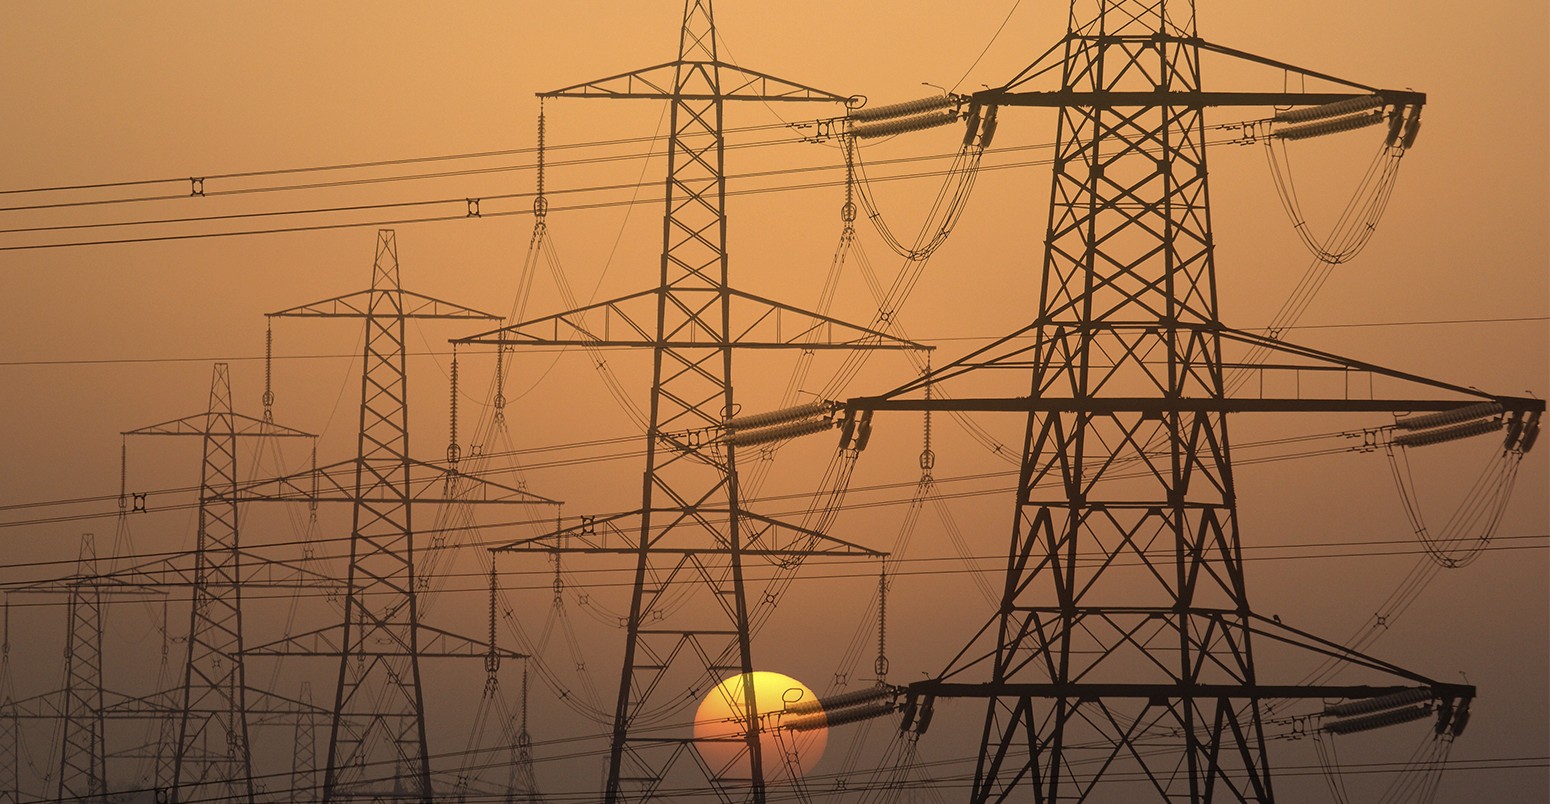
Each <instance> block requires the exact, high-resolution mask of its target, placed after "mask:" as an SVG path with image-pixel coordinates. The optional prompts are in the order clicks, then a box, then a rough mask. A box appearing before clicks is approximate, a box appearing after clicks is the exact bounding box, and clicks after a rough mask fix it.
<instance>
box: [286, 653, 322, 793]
mask: <svg viewBox="0 0 1550 804" xmlns="http://www.w3.org/2000/svg"><path fill="white" fill-rule="evenodd" d="M297 700H299V701H301V703H302V704H303V706H298V707H297V708H296V749H295V754H294V755H293V758H292V760H291V790H290V800H291V801H295V802H313V801H317V800H318V738H317V722H316V721H315V720H314V718H315V715H314V714H313V713H312V711H311V709H312V682H310V681H303V682H301V693H300V694H299V695H298V696H297Z"/></svg>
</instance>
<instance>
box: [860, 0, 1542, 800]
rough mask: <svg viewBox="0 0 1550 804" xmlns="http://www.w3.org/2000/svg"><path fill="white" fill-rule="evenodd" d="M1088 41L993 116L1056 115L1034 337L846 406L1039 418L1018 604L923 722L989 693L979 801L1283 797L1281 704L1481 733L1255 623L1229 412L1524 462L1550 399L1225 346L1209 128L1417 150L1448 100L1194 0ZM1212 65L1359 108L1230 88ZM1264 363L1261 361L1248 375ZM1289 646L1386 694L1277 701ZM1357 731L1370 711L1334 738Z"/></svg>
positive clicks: (932, 694)
mask: <svg viewBox="0 0 1550 804" xmlns="http://www.w3.org/2000/svg"><path fill="white" fill-rule="evenodd" d="M1069 23H1070V25H1069V31H1068V33H1067V35H1066V37H1065V38H1064V40H1063V41H1062V43H1060V44H1059V45H1057V46H1056V47H1055V48H1052V49H1051V51H1050V52H1049V54H1048V56H1047V58H1048V57H1053V59H1056V60H1058V61H1059V63H1058V64H1051V63H1049V62H1048V61H1045V60H1043V59H1041V61H1039V62H1036V63H1035V64H1033V65H1032V66H1030V67H1029V68H1027V69H1026V70H1024V71H1023V72H1022V73H1020V74H1019V75H1018V76H1017V77H1016V78H1014V79H1013V80H1012V81H1011V82H1009V83H1008V84H1006V85H1005V86H1002V87H999V88H995V89H990V90H986V91H983V92H980V93H976V94H975V95H974V96H973V98H972V102H973V103H975V104H979V105H982V106H997V105H1013V106H1038V107H1047V108H1051V109H1054V110H1055V111H1056V114H1057V115H1058V134H1057V145H1056V152H1055V158H1054V176H1053V180H1052V187H1051V195H1050V199H1051V200H1050V211H1049V219H1048V228H1047V235H1046V241H1045V245H1046V249H1045V254H1044V260H1043V270H1042V275H1041V279H1042V285H1041V294H1040V301H1039V306H1038V309H1037V310H1036V311H1035V314H1034V318H1033V320H1032V322H1031V323H1030V324H1029V325H1028V326H1027V327H1026V328H1024V329H1022V330H1020V331H1018V332H1016V333H1014V334H1013V335H1011V336H1008V337H1007V338H1005V339H1002V340H1001V341H999V342H997V343H995V344H992V345H991V346H989V347H986V348H985V349H983V350H980V351H977V352H975V353H973V354H971V355H969V356H967V357H965V358H962V359H960V360H957V361H954V362H953V363H950V364H948V365H946V366H944V367H942V368H939V369H937V370H936V371H934V372H932V374H931V376H930V377H928V378H926V379H923V380H920V381H915V382H911V383H909V384H907V385H905V386H902V387H901V388H899V389H896V390H895V391H893V392H890V393H888V394H885V395H883V396H880V397H872V398H864V399H854V400H851V401H850V402H849V403H848V406H849V407H850V408H851V409H853V410H856V411H875V410H933V409H934V410H979V411H1008V412H1020V413H1025V414H1026V415H1027V416H1028V419H1027V429H1026V440H1025V442H1024V450H1023V455H1022V462H1021V464H1022V465H1021V472H1020V476H1019V483H1018V491H1017V495H1018V496H1017V513H1016V516H1015V518H1014V522H1013V528H1012V535H1011V543H1010V548H1009V552H1008V558H1007V569H1006V577H1005V585H1004V590H1005V591H1004V593H1003V597H1002V600H1001V603H1000V606H999V610H998V611H997V612H996V613H995V615H994V617H992V618H991V620H990V621H989V623H988V624H987V625H986V626H985V627H984V628H982V629H981V631H980V632H979V634H978V635H977V636H976V637H975V638H974V639H973V640H972V641H971V642H970V643H969V645H968V646H967V647H965V648H964V649H963V650H962V651H961V652H960V653H959V654H958V655H957V656H956V657H955V658H954V659H953V660H952V661H951V662H950V663H949V665H948V667H947V669H946V670H945V671H944V672H943V673H942V674H941V675H940V676H939V677H937V678H934V679H930V680H927V681H922V682H918V683H916V684H913V685H911V687H910V690H911V696H912V702H911V703H910V704H908V705H907V707H906V711H907V712H916V711H919V712H922V713H923V712H925V711H927V709H929V707H930V706H931V703H932V700H933V699H934V698H939V697H967V698H979V699H983V700H986V702H987V711H986V716H985V720H984V727H983V732H982V738H981V743H980V746H979V759H978V764H977V767H976V771H975V779H974V785H973V788H972V793H971V795H970V799H971V800H972V801H976V802H986V801H1006V800H1032V801H1040V802H1056V801H1067V800H1088V799H1089V798H1090V797H1093V796H1098V795H1116V796H1117V798H1116V799H1115V800H1125V801H1141V800H1158V801H1191V802H1203V801H1260V802H1265V801H1272V800H1274V798H1275V792H1274V788H1273V786H1272V775H1273V774H1272V768H1271V764H1270V761H1269V758H1268V756H1267V750H1266V740H1267V723H1266V718H1265V711H1266V706H1267V704H1268V703H1269V702H1271V701H1274V700H1278V699H1291V700H1294V701H1296V700H1301V701H1312V700H1319V699H1351V700H1352V701H1353V702H1354V703H1353V704H1351V705H1345V706H1344V708H1342V706H1334V707H1329V708H1326V709H1325V710H1324V716H1325V717H1326V720H1325V721H1324V727H1325V728H1328V729H1329V730H1331V731H1339V730H1340V729H1342V728H1343V729H1345V730H1348V731H1355V730H1361V729H1365V728H1371V727H1375V726H1377V725H1385V724H1387V723H1394V722H1400V721H1402V720H1405V719H1418V718H1420V717H1423V716H1427V715H1430V714H1435V715H1437V725H1436V728H1437V731H1438V733H1439V734H1449V735H1451V734H1454V733H1457V731H1458V730H1460V729H1462V726H1463V723H1464V722H1465V720H1466V719H1467V714H1466V713H1467V707H1468V702H1469V700H1470V698H1471V697H1472V696H1473V694H1474V689H1473V688H1472V687H1468V686H1465V685H1456V684H1444V683H1439V682H1436V681H1433V680H1431V679H1428V678H1426V677H1424V676H1421V675H1419V674H1416V673H1413V672H1410V671H1407V670H1404V669H1402V668H1399V667H1396V666H1393V665H1391V664H1387V663H1384V662H1381V661H1378V660H1376V659H1373V658H1371V657H1368V656H1364V655H1362V654H1360V653H1357V652H1356V651H1354V650H1349V649H1346V648H1344V647H1342V646H1340V645H1336V644H1334V643H1330V642H1326V641H1323V640H1320V639H1317V638H1315V637H1313V636H1311V635H1309V634H1306V633H1303V632H1301V631H1297V630H1295V629H1292V628H1290V627H1289V626H1282V625H1281V624H1280V622H1279V620H1276V621H1270V620H1267V619H1266V618H1264V617H1261V616H1260V615H1257V614H1255V613H1254V611H1253V610H1252V608H1251V607H1250V604H1249V599H1248V594H1247V585H1246V579H1245V573H1244V567H1243V558H1242V549H1241V543H1240V539H1239V532H1238V519H1237V492H1236V490H1235V485H1234V479H1233V471H1232V461H1231V454H1230V449H1229V443H1230V442H1229V439H1228V428H1227V423H1226V418H1227V414H1229V413H1241V412H1249V411H1256V412H1257V411H1288V412H1298V411H1300V412H1319V411H1328V412H1361V411H1368V412H1380V411H1381V412H1400V411H1404V412H1415V411H1434V412H1437V415H1436V416H1434V417H1432V418H1426V417H1424V416H1423V417H1414V418H1412V419H1410V420H1409V421H1410V423H1411V424H1413V425H1414V426H1415V429H1416V430H1420V431H1424V432H1427V433H1430V436H1429V437H1434V438H1435V440H1446V439H1449V438H1455V437H1460V436H1461V435H1468V434H1469V432H1465V431H1464V429H1468V428H1471V427H1472V428H1473V430H1472V431H1471V432H1483V431H1485V430H1489V429H1499V428H1501V427H1503V426H1506V427H1508V428H1509V436H1508V441H1507V445H1506V449H1507V450H1508V451H1511V450H1514V449H1516V450H1518V452H1519V455H1520V456H1521V452H1522V450H1523V449H1525V448H1526V446H1527V445H1528V444H1531V443H1532V441H1531V440H1526V439H1525V437H1524V436H1523V433H1524V432H1525V431H1526V430H1527V431H1532V430H1534V429H1536V428H1537V426H1538V420H1537V415H1538V413H1537V412H1538V411H1542V410H1543V404H1542V403H1541V402H1538V401H1535V400H1528V399H1519V398H1511V397H1493V396H1490V395H1487V394H1484V393H1482V392H1479V391H1475V390H1472V389H1467V388H1461V387H1458V386H1454V385H1450V384H1447V383H1441V382H1436V381H1432V380H1426V379H1423V378H1420V377H1415V376H1412V375H1407V374H1404V373H1401V372H1396V371H1390V370H1386V369H1382V368H1380V367H1377V366H1372V365H1369V364H1364V363H1360V362H1358V361H1353V360H1348V359H1344V358H1339V357H1336V356H1333V355H1329V354H1325V353H1321V352H1317V351H1315V350H1311V349H1306V348H1302V347H1297V346H1293V345H1291V344H1287V343H1284V342H1282V341H1279V340H1275V339H1272V338H1268V337H1263V336H1257V335H1250V334H1248V333H1244V332H1240V331H1235V330H1232V329H1230V328H1228V327H1226V326H1225V325H1224V324H1223V323H1222V320H1221V317H1220V316H1219V313H1218V309H1217V290H1216V288H1217V285H1216V269H1215V264H1214V256H1215V254H1214V248H1213V235H1212V228H1211V216H1210V207H1209V200H1208V199H1209V194H1208V191H1207V169H1206V129H1205V123H1204V110H1205V108H1206V107H1271V106H1280V107H1283V108H1285V107H1290V106H1303V107H1311V108H1309V109H1307V110H1305V111H1303V112H1299V113H1298V114H1297V115H1296V116H1282V117H1279V118H1278V119H1277V121H1278V122H1277V124H1276V125H1273V126H1271V127H1270V132H1269V136H1284V137H1288V138H1291V137H1294V136H1299V135H1300V136H1311V135H1314V134H1319V133H1328V132H1335V131H1341V130H1346V129H1350V128H1356V127H1359V126H1361V125H1365V124H1369V123H1373V124H1379V123H1383V122H1388V123H1389V124H1390V129H1389V141H1390V143H1391V146H1390V147H1396V148H1403V147H1408V146H1409V144H1410V143H1411V142H1412V141H1413V140H1414V132H1415V127H1416V125H1417V121H1418V119H1419V110H1420V107H1421V105H1422V104H1423V103H1424V101H1425V98H1424V96H1423V95H1421V94H1419V93H1415V92H1400V91H1392V90H1380V89H1376V88H1373V87H1368V86H1364V85H1361V84H1356V83H1353V82H1349V81H1343V80H1339V79H1334V78H1331V77H1330V76H1326V75H1322V74H1319V73H1315V72H1312V71H1309V70H1303V69H1300V68H1297V67H1294V66H1292V65H1287V64H1282V63H1280V62H1276V61H1273V60H1270V59H1266V58H1263V57H1259V56H1252V55H1250V54H1246V53H1242V52H1239V51H1234V50H1231V49H1228V48H1223V47H1220V46H1217V45H1213V44H1210V43H1208V42H1206V41H1204V40H1202V39H1200V38H1199V37H1198V34H1197V31H1196V25H1195V18H1194V3H1193V2H1190V0H1184V1H1183V2H1166V1H1163V0H1072V3H1071V11H1070V18H1069ZM1202 54H1215V55H1217V56H1225V57H1228V58H1232V59H1239V60H1245V61H1249V62H1253V63H1257V64H1261V65H1266V66H1270V67H1274V68H1277V69H1285V70H1288V71H1290V72H1291V73H1292V74H1297V75H1303V76H1307V77H1308V78H1310V79H1317V80H1320V81H1323V82H1326V83H1328V84H1333V85H1334V86H1335V87H1336V89H1335V90H1333V91H1329V92H1322V93H1317V92H1308V93H1289V92H1269V93H1264V92H1211V91H1207V90H1206V89H1205V88H1204V87H1203V85H1202V80H1201V73H1200V64H1201V61H1200V59H1201V56H1202ZM1046 74H1058V75H1059V76H1060V85H1059V87H1058V88H1056V89H1053V90H1047V91H1036V90H1035V89H1033V88H1032V86H1031V84H1032V82H1033V81H1035V80H1036V79H1037V78H1038V77H1039V76H1041V75H1046ZM1297 121H1302V122H1297ZM1283 123H1284V124H1285V125H1284V126H1282V125H1281V124H1283ZM1278 126H1280V127H1279V129H1278V128H1277V127H1278ZM1298 126H1303V128H1300V129H1299V128H1298ZM1243 353H1248V354H1250V355H1254V354H1258V355H1259V357H1258V358H1247V359H1242V360H1239V362H1234V361H1235V360H1238V358H1236V357H1235V356H1236V355H1240V354H1243ZM1029 369H1031V370H1032V383H1031V388H1030V391H1029V394H1028V395H1027V396H1018V397H1012V398H1004V399H995V398H984V397H981V398H970V397H969V396H968V395H967V394H963V395H959V396H958V397H957V398H956V399H931V398H930V396H929V395H924V396H923V393H922V392H923V391H924V390H925V389H926V388H928V387H929V386H930V384H933V383H934V384H935V385H937V386H942V385H944V384H946V385H948V386H949V387H950V386H951V384H952V381H953V380H954V379H956V378H958V377H961V376H964V375H966V374H968V373H971V372H973V373H981V372H986V371H996V370H1001V371H1016V372H1025V371H1028V370H1029ZM1243 370H1248V371H1260V372H1265V371H1269V372H1275V371H1277V370H1280V371H1282V372H1284V373H1286V374H1291V373H1295V372H1304V373H1316V372H1336V374H1335V375H1334V376H1337V377H1350V376H1352V375H1358V374H1359V375H1364V376H1365V377H1367V378H1369V379H1374V380H1381V381H1383V382H1384V383H1385V385H1384V387H1385V388H1387V387H1388V385H1390V384H1398V385H1400V386H1402V387H1403V388H1404V389H1405V390H1406V391H1408V392H1409V393H1411V394H1416V397H1417V398H1406V397H1404V396H1392V397H1387V398H1384V397H1382V396H1380V395H1378V394H1377V393H1373V394H1371V395H1370V396H1368V397H1367V398H1352V395H1351V394H1349V393H1332V394H1315V393H1312V392H1311V391H1310V392H1303V391H1302V389H1299V392H1298V393H1294V394H1292V395H1290V396H1287V397H1284V398H1277V397H1273V396H1265V395H1263V394H1260V395H1259V396H1258V397H1257V398H1247V396H1246V394H1244V393H1242V386H1237V388H1238V390H1239V393H1237V394H1235V393H1233V390H1234V387H1235V386H1234V383H1233V382H1232V378H1233V377H1234V372H1236V371H1243ZM1326 376H1327V375H1326ZM981 387H983V386H981ZM1421 394H1426V395H1427V396H1425V397H1424V398H1419V397H1420V396H1421ZM1402 421H1403V420H1402ZM1461 422H1462V423H1463V424H1460V423H1461ZM1449 428H1454V429H1449ZM1459 428H1464V429H1459ZM1392 429H1393V428H1387V430H1385V431H1383V432H1385V433H1386V432H1388V431H1392ZM1384 437H1385V438H1387V437H1389V436H1387V435H1384ZM1398 443H1403V442H1398ZM1413 443H1426V441H1424V440H1422V441H1417V442H1413ZM1266 644H1270V645H1273V646H1275V647H1276V648H1278V649H1280V648H1285V647H1286V646H1289V645H1290V646H1296V647H1297V648H1299V649H1305V650H1307V651H1309V652H1310V653H1309V654H1307V655H1310V656H1318V657H1320V658H1329V659H1331V660H1334V661H1337V662H1340V663H1343V664H1344V665H1346V666H1348V667H1354V668H1361V670H1362V672H1363V673H1364V674H1365V675H1366V676H1367V677H1369V678H1375V679H1378V680H1377V681H1375V682H1374V683H1368V684H1354V683H1353V684H1345V685H1333V684H1319V685H1312V684H1280V685H1277V684H1268V683H1266V682H1265V681H1264V680H1263V678H1262V676H1263V675H1264V674H1262V673H1261V672H1260V669H1259V668H1257V667H1256V665H1255V652H1256V647H1259V648H1263V647H1264V646H1265V645H1266ZM987 676H988V679H987ZM917 706H918V709H917ZM1350 713H1362V714H1360V716H1359V717H1357V718H1352V719H1347V720H1344V721H1342V722H1340V723H1334V722H1333V721H1334V720H1335V719H1336V718H1337V717H1341V716H1342V715H1343V714H1350ZM1458 715H1466V716H1464V717H1456V716H1458ZM923 717H924V715H922V718H923ZM1363 718H1366V719H1363ZM924 723H925V721H924V720H921V721H919V725H918V726H917V728H923V727H924ZM1100 788H1101V792H1100ZM1105 800H1108V799H1105Z"/></svg>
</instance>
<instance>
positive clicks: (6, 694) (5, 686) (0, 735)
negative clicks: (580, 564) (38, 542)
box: [0, 597, 526, 804]
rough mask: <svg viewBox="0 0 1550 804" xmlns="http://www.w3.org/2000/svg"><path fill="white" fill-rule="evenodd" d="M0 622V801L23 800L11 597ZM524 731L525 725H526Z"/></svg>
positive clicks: (0, 803) (1, 803) (8, 803)
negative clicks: (12, 653)
mask: <svg viewBox="0 0 1550 804" xmlns="http://www.w3.org/2000/svg"><path fill="white" fill-rule="evenodd" d="M0 606H3V615H0V616H3V617H4V622H3V623H0V629H3V630H0V804H17V802H19V801H21V795H22V793H21V749H22V746H21V724H20V723H19V722H18V719H17V711H16V687H15V679H13V678H12V677H11V600H10V598H9V597H7V598H6V599H5V601H4V603H3V604H0ZM524 731H526V729H525V728H524Z"/></svg>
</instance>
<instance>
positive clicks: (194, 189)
mask: <svg viewBox="0 0 1550 804" xmlns="http://www.w3.org/2000/svg"><path fill="white" fill-rule="evenodd" d="M188 194H189V195H190V196H198V197H201V198H202V197H204V194H205V177H203V176H190V177H189V179H188Z"/></svg>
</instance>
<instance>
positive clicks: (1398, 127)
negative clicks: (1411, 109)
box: [1384, 109, 1405, 148]
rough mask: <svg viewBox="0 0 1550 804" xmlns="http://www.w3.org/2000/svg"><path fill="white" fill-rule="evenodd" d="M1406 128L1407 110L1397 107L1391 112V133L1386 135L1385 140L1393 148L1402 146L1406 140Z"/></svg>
mask: <svg viewBox="0 0 1550 804" xmlns="http://www.w3.org/2000/svg"><path fill="white" fill-rule="evenodd" d="M1404 130H1405V110H1404V109H1395V110H1394V111H1393V112H1390V113H1389V133H1388V135H1387V136H1385V138H1384V141H1385V142H1387V143H1388V144H1389V147H1391V148H1398V147H1400V144H1401V143H1403V142H1404V141H1405V139H1404V137H1403V136H1402V134H1403V133H1404Z"/></svg>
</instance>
